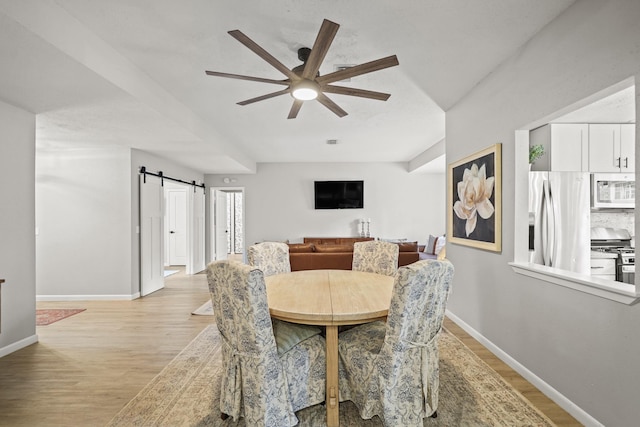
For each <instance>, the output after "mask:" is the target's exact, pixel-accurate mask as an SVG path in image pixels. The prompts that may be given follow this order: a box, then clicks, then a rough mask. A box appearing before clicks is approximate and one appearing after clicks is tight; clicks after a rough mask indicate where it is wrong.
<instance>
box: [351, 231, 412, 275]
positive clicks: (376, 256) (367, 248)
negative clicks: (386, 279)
mask: <svg viewBox="0 0 640 427" xmlns="http://www.w3.org/2000/svg"><path fill="white" fill-rule="evenodd" d="M399 253H400V248H399V247H398V245H397V244H395V243H390V242H382V241H379V240H370V241H367V242H355V243H354V244H353V264H352V266H351V269H352V270H355V271H364V272H368V273H377V274H384V275H385V276H393V275H394V274H396V271H397V270H398V256H399Z"/></svg>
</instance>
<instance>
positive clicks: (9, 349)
mask: <svg viewBox="0 0 640 427" xmlns="http://www.w3.org/2000/svg"><path fill="white" fill-rule="evenodd" d="M37 342H38V335H31V336H30V337H27V338H24V339H21V340H20V341H17V342H14V343H12V344H9V345H8V346H6V347H2V348H0V357H4V356H6V355H7V354H11V353H13V352H15V351H18V350H20V349H23V348H25V347H27V346H30V345H31V344H35V343H37Z"/></svg>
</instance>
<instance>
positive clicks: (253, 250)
mask: <svg viewBox="0 0 640 427" xmlns="http://www.w3.org/2000/svg"><path fill="white" fill-rule="evenodd" d="M247 260H248V261H249V265H251V266H253V267H257V268H259V269H260V270H262V272H263V273H264V275H265V276H272V275H274V274H281V273H289V272H291V261H290V260H289V245H287V244H286V243H281V242H262V243H256V244H255V245H252V246H249V249H248V250H247Z"/></svg>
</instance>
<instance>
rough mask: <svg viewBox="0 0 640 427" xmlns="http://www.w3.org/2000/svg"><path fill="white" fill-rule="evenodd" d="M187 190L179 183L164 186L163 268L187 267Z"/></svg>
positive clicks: (168, 183)
mask: <svg viewBox="0 0 640 427" xmlns="http://www.w3.org/2000/svg"><path fill="white" fill-rule="evenodd" d="M187 190H188V187H187V186H185V185H182V184H179V183H173V182H167V183H165V186H164V199H165V221H164V224H165V227H164V233H165V260H164V265H165V267H167V266H180V267H184V266H186V265H187V232H188V230H187ZM165 275H166V274H165Z"/></svg>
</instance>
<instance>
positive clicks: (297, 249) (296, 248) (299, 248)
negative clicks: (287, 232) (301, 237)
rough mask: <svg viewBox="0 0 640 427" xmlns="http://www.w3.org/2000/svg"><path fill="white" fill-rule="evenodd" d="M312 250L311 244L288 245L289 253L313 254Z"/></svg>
mask: <svg viewBox="0 0 640 427" xmlns="http://www.w3.org/2000/svg"><path fill="white" fill-rule="evenodd" d="M314 250H315V245H314V244H313V243H289V253H292V252H293V253H301V252H313V251H314Z"/></svg>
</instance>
